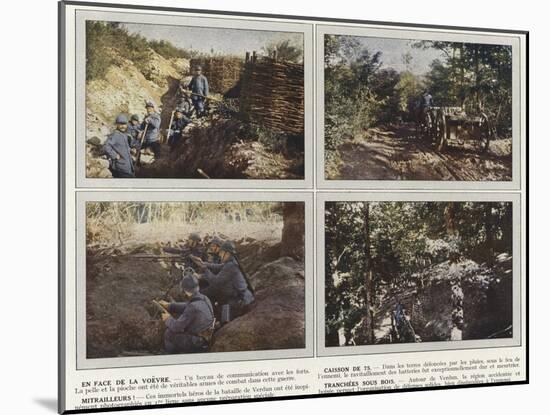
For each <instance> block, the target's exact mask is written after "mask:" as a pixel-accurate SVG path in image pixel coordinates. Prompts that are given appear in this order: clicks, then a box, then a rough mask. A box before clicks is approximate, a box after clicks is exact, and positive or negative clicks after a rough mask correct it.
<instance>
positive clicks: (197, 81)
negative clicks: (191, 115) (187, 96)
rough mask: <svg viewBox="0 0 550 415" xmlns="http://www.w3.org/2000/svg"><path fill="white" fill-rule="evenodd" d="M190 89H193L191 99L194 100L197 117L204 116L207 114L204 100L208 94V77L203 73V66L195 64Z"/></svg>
mask: <svg viewBox="0 0 550 415" xmlns="http://www.w3.org/2000/svg"><path fill="white" fill-rule="evenodd" d="M187 88H188V89H190V90H191V93H192V95H191V101H192V102H193V107H194V108H195V113H196V114H197V117H199V118H200V117H202V116H203V115H204V114H205V111H204V102H205V100H206V97H207V96H208V92H209V91H208V79H206V76H204V75H203V74H202V68H201V66H200V65H197V66H195V69H194V71H193V78H192V79H191V82H189V85H188V86H187Z"/></svg>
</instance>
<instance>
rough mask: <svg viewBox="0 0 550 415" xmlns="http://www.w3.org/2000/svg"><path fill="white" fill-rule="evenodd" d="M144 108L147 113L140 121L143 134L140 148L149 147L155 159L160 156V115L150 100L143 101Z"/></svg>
mask: <svg viewBox="0 0 550 415" xmlns="http://www.w3.org/2000/svg"><path fill="white" fill-rule="evenodd" d="M145 110H146V111H147V115H146V116H145V118H144V119H143V122H142V123H141V134H144V135H145V136H144V137H143V139H142V142H143V144H142V146H141V149H146V148H150V149H151V150H152V151H153V154H154V155H155V159H158V158H159V157H160V115H159V113H158V112H157V111H156V109H155V104H154V103H153V102H152V101H147V102H146V103H145Z"/></svg>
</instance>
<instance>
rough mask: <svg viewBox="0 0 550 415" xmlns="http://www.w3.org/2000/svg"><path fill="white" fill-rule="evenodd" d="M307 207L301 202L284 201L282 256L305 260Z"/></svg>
mask: <svg viewBox="0 0 550 415" xmlns="http://www.w3.org/2000/svg"><path fill="white" fill-rule="evenodd" d="M304 215H305V209H304V204H303V203H301V202H284V203H283V236H282V238H281V256H289V257H292V258H294V259H297V260H303V259H304V255H305V221H304Z"/></svg>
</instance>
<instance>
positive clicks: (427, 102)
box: [420, 89, 434, 112]
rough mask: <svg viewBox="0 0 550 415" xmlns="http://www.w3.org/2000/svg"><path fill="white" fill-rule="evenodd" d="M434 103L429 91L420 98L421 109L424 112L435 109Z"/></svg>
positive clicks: (425, 91)
mask: <svg viewBox="0 0 550 415" xmlns="http://www.w3.org/2000/svg"><path fill="white" fill-rule="evenodd" d="M433 105H434V101H433V97H432V95H431V94H430V93H429V92H428V90H427V89H426V90H424V93H423V94H422V97H420V108H421V109H422V111H423V112H424V111H426V110H427V109H429V108H430V107H433Z"/></svg>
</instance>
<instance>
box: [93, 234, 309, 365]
mask: <svg viewBox="0 0 550 415" xmlns="http://www.w3.org/2000/svg"><path fill="white" fill-rule="evenodd" d="M237 250H238V251H239V254H240V259H241V264H242V266H243V269H244V270H245V271H246V273H247V274H248V275H249V278H250V281H251V283H252V285H253V286H254V287H255V290H256V299H257V301H256V305H255V307H254V308H253V309H252V310H251V311H250V312H249V313H247V314H245V315H244V316H241V317H239V318H237V319H235V320H233V321H232V322H230V323H229V324H227V325H226V326H224V327H223V328H222V329H220V330H219V331H217V332H216V334H215V337H214V343H213V347H212V351H217V352H221V351H230V350H266V349H279V348H281V349H287V348H298V347H304V344H305V337H304V321H305V314H304V312H305V311H304V310H305V301H304V295H305V293H304V287H305V285H304V264H303V261H299V260H295V259H291V258H289V257H281V245H280V243H276V244H273V243H272V242H270V243H268V242H262V241H258V240H254V239H252V238H246V239H242V240H240V241H238V242H237ZM158 254H160V252H159V248H158V246H157V245H154V244H143V245H139V246H137V245H136V246H134V247H133V248H132V249H131V250H125V251H124V252H121V251H120V250H118V251H117V250H114V251H113V250H108V252H106V251H104V250H103V251H102V252H99V251H97V250H88V252H87V258H86V259H87V283H86V297H87V301H86V329H87V330H86V332H87V355H88V358H98V357H115V356H133V355H151V354H161V353H162V339H163V332H164V325H163V323H162V322H161V321H160V319H159V316H158V313H157V311H156V310H155V309H154V308H153V307H152V306H151V300H152V299H161V298H165V299H166V297H167V293H173V291H171V290H170V287H171V286H172V285H173V284H174V281H175V280H177V278H178V275H177V274H176V273H175V272H172V270H171V263H170V261H158V260H143V259H141V260H138V259H136V256H139V255H141V256H148V255H158Z"/></svg>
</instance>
